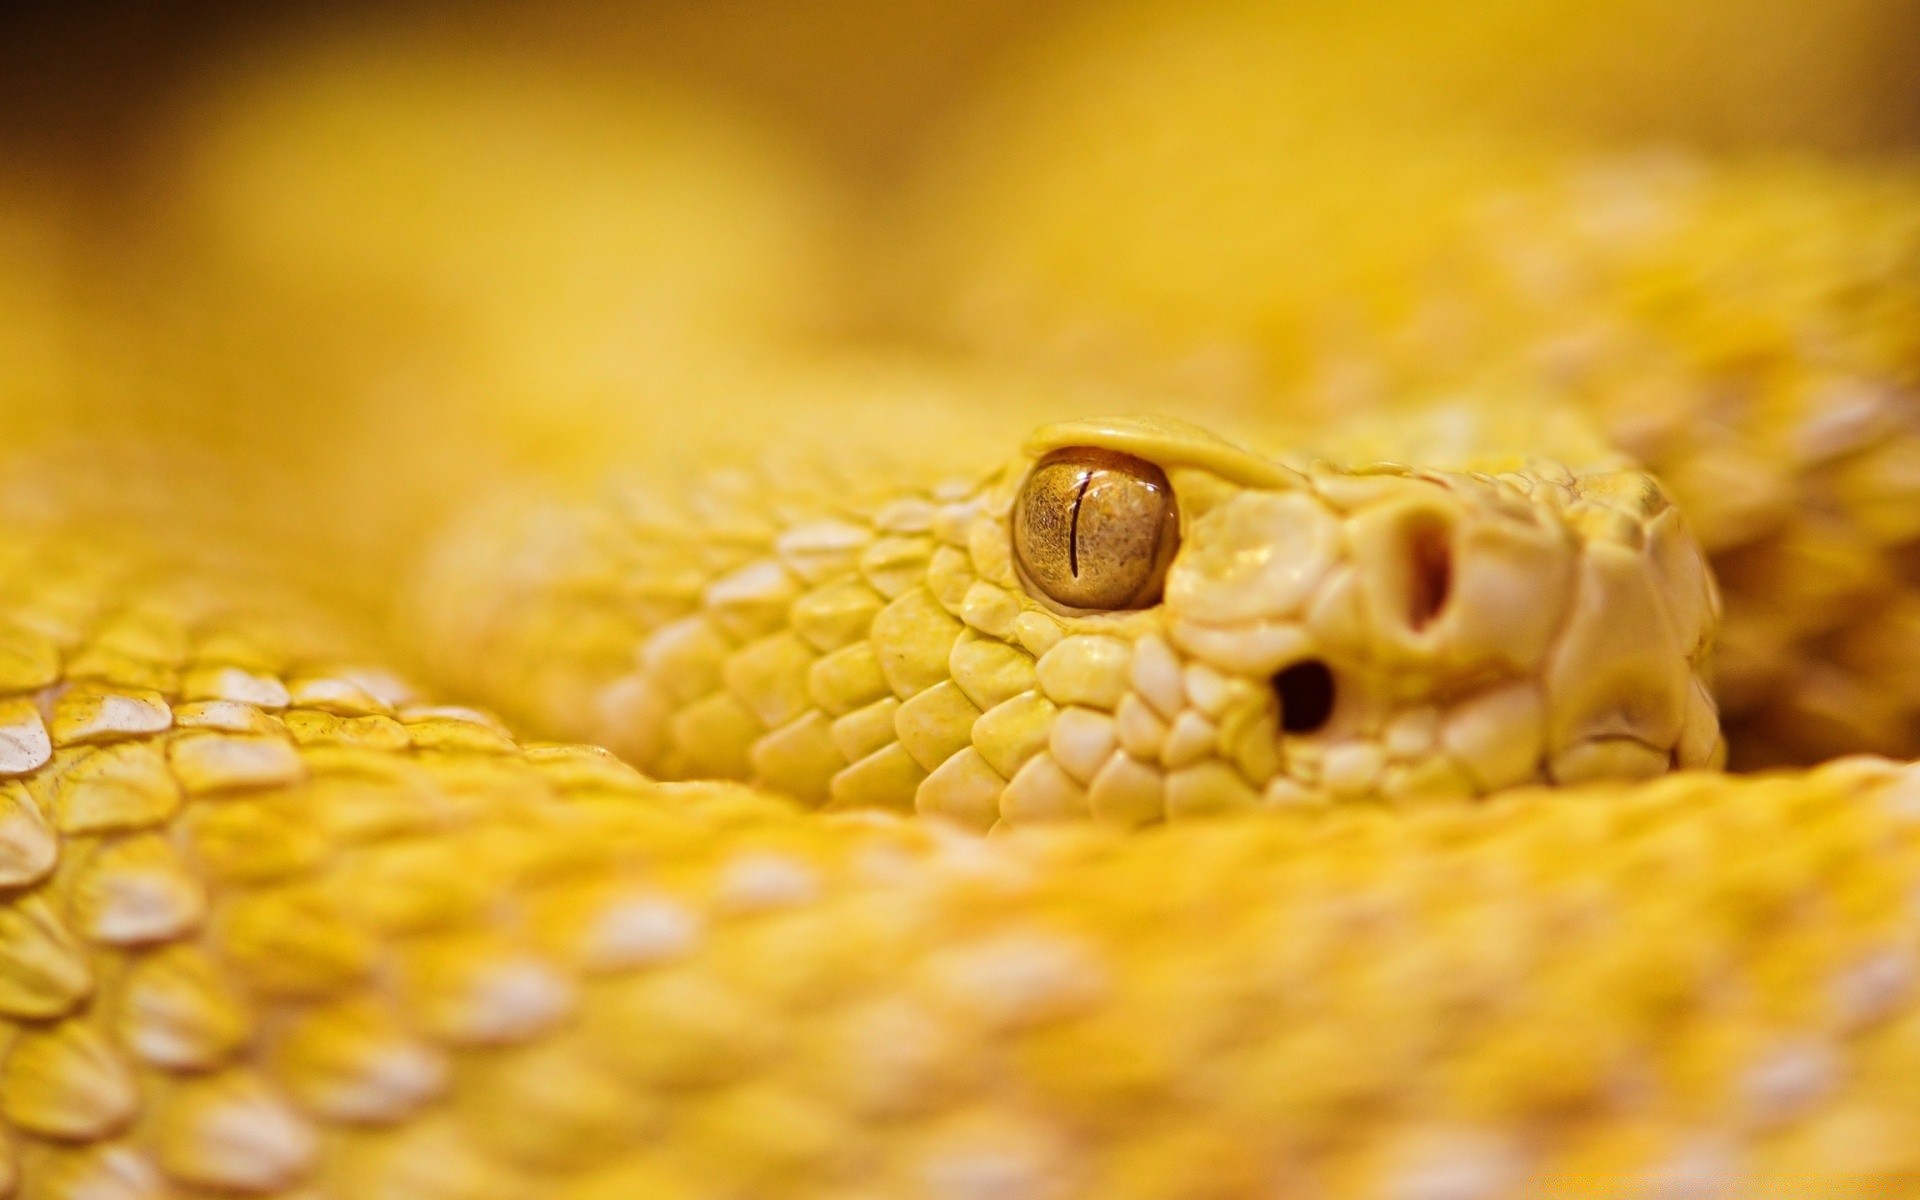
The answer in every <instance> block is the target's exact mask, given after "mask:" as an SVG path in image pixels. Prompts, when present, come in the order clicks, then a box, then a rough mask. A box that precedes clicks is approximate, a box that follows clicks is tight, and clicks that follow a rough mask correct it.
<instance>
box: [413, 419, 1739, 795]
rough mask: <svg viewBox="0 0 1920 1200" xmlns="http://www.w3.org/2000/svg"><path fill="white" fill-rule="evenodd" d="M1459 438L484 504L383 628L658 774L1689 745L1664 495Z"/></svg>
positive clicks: (1431, 789) (1618, 761)
mask: <svg viewBox="0 0 1920 1200" xmlns="http://www.w3.org/2000/svg"><path fill="white" fill-rule="evenodd" d="M1416 433H1417V431H1416ZM1412 442H1413V443H1416V444H1418V445H1421V446H1423V447H1427V448H1429V449H1430V450H1432V452H1433V453H1436V454H1438V453H1444V452H1446V451H1444V448H1443V447H1441V439H1437V438H1435V437H1430V436H1415V437H1414V438H1413V439H1412ZM1525 442H1526V444H1528V445H1534V444H1540V439H1536V438H1533V437H1529V438H1527V439H1525ZM968 449H970V447H956V453H958V454H961V455H965V454H966V453H967V451H968ZM1381 453H1383V452H1382V451H1380V450H1378V449H1376V448H1374V447H1373V446H1371V445H1369V446H1367V447H1365V448H1363V449H1361V450H1358V451H1356V452H1355V453H1354V457H1355V458H1356V459H1358V460H1365V459H1367V458H1369V457H1373V456H1377V455H1379V454H1381ZM1569 453H1572V452H1571V451H1569ZM1448 461H1449V462H1455V463H1456V465H1459V464H1461V463H1464V462H1465V460H1456V459H1451V458H1450V459H1449V460H1448ZM1469 465H1488V466H1494V467H1496V468H1497V469H1494V470H1488V471H1482V472H1478V473H1476V472H1474V471H1472V470H1467V469H1464V468H1463V469H1459V470H1433V469H1423V468H1412V467H1405V466H1392V465H1376V466H1368V467H1362V468H1348V467H1337V466H1332V465H1328V464H1326V463H1322V462H1315V461H1312V460H1308V459H1301V460H1298V461H1291V460H1290V461H1287V462H1282V461H1278V460H1276V459H1273V458H1270V457H1266V456H1263V455H1260V454H1256V453H1253V452H1250V451H1248V450H1245V449H1242V448H1240V447H1238V446H1235V445H1232V444H1230V443H1228V442H1225V441H1223V440H1221V439H1220V438H1218V437H1215V436H1213V435H1211V434H1209V433H1207V432H1205V431H1203V430H1199V429H1195V428H1193V427H1191V426H1187V425H1183V424H1179V423H1176V422H1171V421H1165V420H1148V419H1128V420H1101V421H1082V422H1073V423H1068V424H1057V425H1051V426H1047V427H1046V428H1043V429H1041V430H1040V431H1039V432H1038V433H1036V434H1034V435H1033V436H1032V437H1031V438H1030V439H1029V440H1028V441H1027V442H1026V443H1025V444H1024V445H1023V446H1022V447H1021V448H1020V449H1019V451H1018V452H1017V453H1016V454H1014V455H1013V456H1012V457H1011V458H1010V459H1009V460H1007V461H1005V462H1003V463H1002V465H1000V466H999V467H997V468H994V469H991V470H989V471H987V472H985V473H984V474H979V475H975V476H973V477H971V478H962V479H956V480H952V481H949V482H946V483H938V484H936V483H933V480H935V479H936V478H938V474H937V471H936V472H929V471H927V470H924V469H921V468H919V467H910V466H909V467H903V469H902V470H901V471H900V472H898V473H888V472H885V471H882V472H880V474H879V475H876V476H875V477H873V478H871V479H866V478H865V477H864V476H863V477H862V478H861V479H858V480H856V479H854V478H852V477H847V476H841V475H834V476H832V477H831V478H830V479H829V480H828V481H827V482H821V481H820V480H819V479H816V478H815V477H814V476H813V475H812V474H811V473H810V471H808V470H802V471H799V472H798V473H797V474H796V473H793V472H787V471H785V470H777V469H774V468H773V467H761V468H757V469H748V470H738V471H731V472H720V473H718V474H716V475H715V476H714V477H713V478H711V479H709V480H707V482H706V483H704V484H701V485H699V486H685V487H679V486H657V485H653V484H648V485H647V486H646V487H644V488H642V489H641V490H640V491H638V492H634V493H626V492H622V493H620V495H619V497H618V498H617V499H616V500H615V501H614V502H612V503H583V502H575V501H573V500H561V499H557V498H556V499H553V500H551V501H549V500H534V501H530V502H526V503H522V502H521V501H518V500H515V499H511V498H502V500H501V501H500V505H499V506H498V507H496V506H491V505H490V506H485V507H482V508H479V509H476V510H475V511H474V512H473V513H471V514H469V515H468V516H466V517H463V518H462V520H461V521H460V522H458V523H456V525H455V526H454V527H453V529H452V530H450V531H449V535H448V537H447V538H445V539H443V541H442V543H441V545H440V548H439V550H438V551H437V552H436V553H435V554H434V555H433V556H431V559H430V562H429V564H428V570H427V572H426V573H425V575H424V576H423V577H422V580H421V586H420V587H419V588H418V589H416V590H417V593H418V597H419V599H420V602H421V603H422V604H423V605H424V606H425V607H423V608H421V610H420V619H418V620H416V621H415V622H413V627H414V628H417V629H421V630H425V631H428V636H427V642H428V645H427V649H428V651H429V654H430V655H431V657H432V658H433V660H434V661H435V662H436V663H437V664H438V665H439V669H440V671H441V674H442V675H443V676H445V677H447V678H450V679H456V680H460V681H462V683H463V686H464V688H465V690H466V691H467V692H469V693H471V694H472V695H474V696H476V697H478V698H481V699H483V700H485V701H486V702H487V703H489V704H492V705H495V706H498V707H500V708H503V709H506V710H508V711H511V712H513V713H514V714H515V716H516V717H518V718H520V719H521V720H522V721H523V722H524V723H525V724H526V725H527V726H528V727H532V728H542V729H546V730H549V731H551V732H553V733H555V734H562V735H565V736H568V737H573V738H580V739H587V740H593V741H598V742H601V743H602V744H604V745H607V746H610V747H612V748H614V749H615V750H617V751H618V752H619V753H620V754H622V755H623V756H625V757H626V758H627V759H628V760H629V761H630V762H632V763H633V764H634V765H635V766H637V767H639V768H641V769H642V770H644V771H646V772H648V773H650V774H652V775H653V776H655V777H656V778H659V779H663V780H674V779H736V780H742V781H747V782H751V783H755V784H758V785H760V786H762V787H765V788H767V789H769V790H772V791H775V792H778V793H780V794H782V795H785V796H789V797H793V798H795V799H797V800H799V801H801V802H802V803H805V804H807V805H810V806H816V807H824V808H837V809H856V810H862V809H887V810H892V811H895V812H912V811H919V812H922V813H936V814H941V815H943V816H945V817H947V818H950V819H952V820H956V821H960V822H962V823H965V824H968V825H971V826H974V827H976V828H987V827H991V826H993V825H995V824H996V823H1008V824H1018V823H1020V822H1025V821H1037V820H1047V819H1057V818H1068V817H1086V816H1089V815H1091V816H1095V817H1098V818H1101V819H1104V820H1109V821H1115V822H1121V823H1126V824H1139V823H1146V822H1151V821H1157V820H1160V819H1163V818H1168V817H1180V816H1184V815H1188V814H1195V813H1205V812H1216V811H1222V810H1230V809H1235V808H1247V807H1255V806H1259V805H1278V804H1293V803H1300V802H1322V801H1329V800H1331V801H1350V800H1363V799H1388V800H1394V801H1402V800H1404V801H1413V800H1417V799H1424V798H1444V797H1471V796H1478V795H1484V794H1486V793H1488V792H1492V791H1495V790H1497V789H1501V788H1506V787H1511V786H1514V785H1517V784H1524V783H1528V782H1536V781H1538V782H1555V783H1568V782H1574V781H1578V780H1587V779H1596V778H1601V777H1618V778H1632V777H1638V776H1645V775H1651V774H1654V773H1657V772H1660V771H1665V770H1668V769H1670V768H1672V767H1676V766H1679V767H1693V766H1710V765H1713V764H1715V763H1716V762H1718V761H1719V759H1720V756H1721V754H1722V749H1721V742H1720V735H1719V727H1718V721H1717V718H1716V714H1715V711H1714V705H1713V701H1712V699H1711V697H1710V694H1709V692H1708V690H1707V687H1706V685H1705V682H1704V679H1703V671H1704V669H1705V665H1706V655H1707V650H1708V646H1709V643H1710V638H1711V633H1712V629H1713V626H1714V624H1715V622H1716V620H1717V617H1718V601H1717V598H1716V595H1715V592H1714V586H1713V583H1712V581H1711V578H1710V576H1709V575H1708V574H1707V571H1706V569H1705V567H1704V565H1703V563H1702V560H1701V557H1700V553H1699V550H1698V549H1697V547H1696V546H1695V544H1694V542H1693V540H1692V538H1691V537H1690V536H1689V534H1688V533H1687V530H1686V527H1685V525H1684V524H1683V522H1682V521H1681V519H1680V514H1679V513H1678V512H1677V511H1676V510H1675V509H1674V508H1673V506H1672V505H1670V504H1669V503H1668V502H1667V499H1666V497H1665V495H1664V493H1662V492H1661V490H1660V488H1659V486H1658V485H1657V484H1656V483H1655V482H1654V481H1653V479H1652V478H1651V477H1649V476H1648V475H1646V474H1644V473H1641V472H1638V471H1622V470H1616V469H1611V468H1610V467H1608V468H1604V469H1603V468H1599V467H1596V468H1594V469H1590V470H1581V471H1575V470H1571V469H1568V468H1567V467H1564V466H1559V465H1555V464H1541V463H1529V462H1527V461H1525V460H1524V459H1520V458H1517V457H1516V458H1513V459H1512V460H1511V461H1504V462H1501V463H1498V464H1484V463H1476V464H1469ZM870 468H873V464H870V463H869V464H863V466H862V468H861V469H862V470H868V469H870ZM1508 468H1511V469H1508ZM810 481H811V482H810Z"/></svg>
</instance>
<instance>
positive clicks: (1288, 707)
mask: <svg viewBox="0 0 1920 1200" xmlns="http://www.w3.org/2000/svg"><path fill="white" fill-rule="evenodd" d="M1273 692H1274V695H1276V696H1278V697H1279V698H1280V728H1281V729H1283V730H1285V731H1286V732H1288V733H1314V732H1316V731H1318V730H1319V729H1321V728H1322V727H1323V726H1325V725H1326V723H1327V720H1328V718H1330V717H1332V716H1333V672H1332V670H1330V669H1329V668H1328V667H1327V664H1325V663H1323V662H1321V661H1320V660H1319V659H1317V658H1310V659H1308V660H1306V661H1305V662H1297V663H1295V664H1293V665H1292V666H1290V667H1288V668H1287V669H1286V670H1284V671H1282V672H1280V673H1279V674H1278V675H1275V676H1274V677H1273Z"/></svg>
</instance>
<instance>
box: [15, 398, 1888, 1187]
mask: <svg viewBox="0 0 1920 1200" xmlns="http://www.w3.org/2000/svg"><path fill="white" fill-rule="evenodd" d="M1076 436H1086V432H1085V431H1084V430H1082V431H1076ZM1216 452H1217V453H1216V461H1215V462H1214V464H1213V467H1212V468H1211V470H1210V473H1213V472H1219V471H1223V470H1227V469H1229V468H1230V467H1231V464H1232V463H1233V462H1234V461H1235V460H1234V458H1233V457H1232V456H1231V455H1229V454H1227V453H1226V452H1225V451H1222V450H1219V449H1218V448H1217V447H1216ZM1242 465H1243V467H1244V468H1245V469H1247V470H1249V471H1250V470H1252V469H1253V465H1254V464H1251V463H1244V464H1242ZM1267 469H1269V470H1271V469H1272V467H1271V464H1268V468H1267ZM1361 478H1368V477H1349V478H1348V481H1349V482H1353V481H1354V480H1355V479H1361ZM1371 478H1375V479H1380V478H1384V479H1389V480H1397V478H1398V477H1395V476H1391V475H1389V476H1380V477H1371ZM1393 486H1395V487H1396V488H1397V487H1401V486H1407V485H1406V484H1404V482H1395V483H1394V485H1393ZM1548 486H1549V485H1548V484H1546V483H1544V482H1539V483H1537V484H1536V487H1537V488H1545V487H1548ZM1183 487H1185V488H1186V489H1187V490H1186V491H1185V493H1184V497H1192V496H1194V495H1195V492H1194V491H1193V490H1192V489H1193V487H1194V485H1193V483H1192V482H1191V481H1190V480H1189V481H1187V482H1186V483H1185V484H1183ZM1224 491H1225V492H1227V493H1230V494H1231V495H1234V496H1237V495H1244V494H1249V493H1253V494H1270V493H1266V491H1265V489H1245V490H1242V489H1240V488H1228V489H1224ZM1282 494H1294V495H1299V494H1305V493H1304V492H1283V493H1282ZM1184 497H1183V498H1184ZM1232 502H1233V501H1232V499H1231V498H1226V499H1224V503H1227V504H1231V503H1232ZM1214 511H1219V510H1218V509H1216V510H1214ZM915 523H916V524H917V523H918V522H917V521H916V522H915ZM1549 527H1553V526H1551V525H1550V526H1549ZM143 540H144V539H143ZM127 544H128V541H127V539H126V538H124V537H120V538H109V537H105V536H103V535H102V534H101V532H100V531H99V530H98V529H97V528H72V527H64V528H63V527H60V526H58V525H54V526H48V527H45V528H38V529H36V527H35V526H34V525H33V524H32V523H31V522H28V521H25V520H21V519H16V518H13V517H11V516H10V517H9V519H8V521H7V522H5V523H4V524H0V550H3V551H4V555H5V560H6V568H7V569H6V571H5V572H4V574H3V575H0V578H4V580H5V581H6V585H5V592H4V596H0V613H3V614H4V622H3V623H0V629H4V631H5V632H4V639H3V640H0V647H3V648H4V653H3V654H0V669H3V670H4V677H3V679H0V682H3V683H4V687H5V690H6V691H7V692H8V693H9V694H10V695H11V697H12V698H11V699H8V700H6V701H4V702H3V703H4V716H5V728H4V732H0V773H4V774H5V776H6V777H7V778H6V782H4V783H0V883H3V884H4V886H5V888H6V891H5V893H4V901H3V902H0V1017H3V1018H4V1022H5V1025H4V1028H5V1044H4V1047H0V1122H3V1123H4V1127H5V1139H4V1142H3V1143H0V1144H3V1145H4V1147H5V1154H4V1156H3V1157H0V1164H4V1166H3V1167H0V1192H6V1193H9V1194H13V1195H17V1196H20V1197H22V1198H32V1200H83V1198H85V1200H102V1198H103V1197H112V1198H114V1200H120V1198H128V1200H132V1198H146V1197H160V1196H180V1197H207V1198H209V1200H211V1198H212V1197H214V1196H231V1195H280V1196H288V1197H306V1198H311V1197H318V1196H330V1197H342V1198H351V1200H494V1198H500V1200H523V1198H524V1200H533V1198H536V1197H540V1198H545V1197H556V1198H560V1200H632V1198H634V1197H649V1198H651V1197H671V1198H689V1200H693V1198H700V1200H705V1198H712V1200H745V1198H747V1197H819V1198H825V1197H840V1196H899V1197H916V1198H917V1197H924V1198H927V1200H973V1198H978V1197H987V1196H991V1197H996V1198H1005V1197H1018V1198H1021V1200H1028V1198H1032V1200H1040V1198H1047V1200H1054V1198H1067V1197H1081V1196H1084V1197H1127V1198H1146V1197H1155V1198H1174V1197H1238V1196H1267V1197H1279V1196H1335V1197H1339V1196H1355V1197H1362V1196H1425V1195H1434V1194H1441V1195H1472V1196H1476V1197H1479V1196H1489V1197H1490V1196H1514V1197H1518V1196H1532V1195H1594V1196H1618V1195H1631V1194H1641V1192H1645V1193H1646V1194H1667V1193H1666V1192H1663V1191H1662V1189H1669V1190H1670V1189H1671V1188H1674V1187H1685V1188H1698V1189H1706V1190H1707V1191H1709V1192H1711V1191H1712V1189H1714V1188H1721V1189H1725V1190H1726V1191H1727V1192H1728V1193H1730V1194H1767V1191H1766V1189H1768V1188H1770V1187H1771V1188H1786V1189H1788V1190H1789V1191H1790V1192H1791V1194H1796V1195H1809V1194H1850V1195H1851V1194H1898V1193H1901V1192H1902V1191H1903V1190H1905V1189H1908V1188H1910V1187H1912V1186H1913V1185H1914V1183H1915V1181H1916V1180H1917V1179H1920V1156H1917V1155H1916V1152H1915V1147H1916V1146H1917V1145H1920V1139H1916V1137H1915V1134H1916V1133H1920V1127H1917V1126H1916V1123H1915V1122H1916V1116H1915V1109H1914V1106H1913V1104H1912V1097H1911V1087H1910V1083H1911V1076H1912V1071H1913V1066H1914V1064H1915V1063H1916V1061H1920V1023H1917V1022H1920V1016H1916V1009H1915V1007H1914V1004H1913V1000H1914V994H1913V988H1912V984H1913V981H1914V978H1915V958H1914V956H1915V954H1916V952H1917V951H1916V947H1920V941H1917V940H1916V937H1917V935H1916V929H1915V922H1914V915H1913V906H1912V896H1913V894H1914V889H1915V885H1916V883H1920V837H1917V836H1916V832H1917V831H1920V823H1917V818H1916V813H1920V779H1916V778H1915V777H1914V776H1913V775H1912V774H1911V772H1910V771H1907V770H1905V769H1902V768H1898V767H1895V766H1894V765H1892V764H1889V763H1886V762H1884V761H1880V760H1853V761H1848V762H1842V763H1839V764H1835V765H1833V766H1830V767H1827V768H1823V769H1821V770H1820V771H1817V772H1814V773H1812V774H1807V775H1792V776H1780V777H1773V778H1766V777H1761V778H1739V777H1730V776H1724V775H1713V774H1699V773H1687V774H1681V775H1675V776H1672V777H1669V778H1666V779H1663V780H1660V781H1656V782H1652V783H1644V784H1639V785H1628V784H1624V783H1612V784H1598V785H1590V786H1586V787H1579V788H1555V789H1530V790H1523V791H1519V792H1512V793H1507V794H1506V795H1503V796H1501V797H1496V798H1494V799H1492V800H1490V801H1486V802H1483V803H1479V804H1432V805H1423V806H1417V807H1413V808H1402V809H1393V808H1384V807H1382V806H1379V805H1374V804H1336V805H1329V806H1316V805H1285V806H1282V807H1281V808H1280V809H1278V810H1273V809H1268V810H1262V811H1255V812H1246V813H1238V814H1228V815H1223V816H1221V817H1219V818H1218V819H1215V820H1211V821H1192V822H1173V823H1166V824H1161V825H1156V826H1154V827H1152V828H1149V829H1144V830H1134V831H1123V830H1119V829H1114V828H1111V827H1102V826H1099V825H1096V824H1093V823H1087V822H1081V823H1073V824H1059V823H1055V824H1050V825H1047V826H1043V827H1039V828H1018V829H1013V830H1010V831H1009V832H1008V833H1007V834H1005V835H1003V836H1000V837H995V838H984V839H983V838H979V837H976V836H973V835H970V834H967V833H964V832H961V831H959V830H957V829H955V828H954V827H953V826H951V825H949V824H946V823H942V822H937V821H924V820H914V819H903V818H900V817H897V816H894V815H891V814H888V813H886V812H863V813H858V814H840V815H834V814H824V815H823V814H819V813H813V812H808V811H806V810H804V809H803V808H801V807H799V806H796V805H793V804H790V803H787V802H783V801H779V800H775V799H772V798H770V797H768V796H767V795H765V794H764V793H756V792H754V791H751V790H749V789H747V788H744V787H741V786H739V785H731V784H682V785H661V784H655V783H650V782H648V781H646V780H645V779H643V778H642V777H640V776H639V775H638V774H636V773H635V772H634V771H632V770H631V769H630V768H628V767H625V766H623V765H621V764H620V763H619V762H618V761H616V760H614V759H613V758H611V757H610V756H609V755H607V754H606V753H605V752H603V751H597V750H593V749H590V748H586V747H578V746H558V745H550V744H530V743H524V742H516V741H515V739H514V738H513V737H512V736H511V735H510V734H508V733H507V732H506V731H505V730H503V729H502V728H501V727H500V726H499V725H498V724H497V723H495V722H494V721H492V720H491V719H489V718H487V717H486V716H484V715H482V714H478V713H474V712H471V711H468V710H461V709H448V708H439V707H432V706H427V705H422V704H419V703H418V702H416V701H414V700H413V699H412V698H411V697H410V696H408V695H407V693H406V690H405V688H404V686H403V685H401V684H399V683H397V682H396V681H394V680H393V679H392V678H391V677H390V676H386V675H384V674H383V673H380V672H377V671H366V670H359V669H354V668H351V667H343V666H341V665H340V663H341V661H342V660H341V659H340V658H339V657H338V656H339V655H340V654H341V652H342V651H341V650H340V648H339V645H340V644H339V643H337V642H335V641H333V640H331V639H330V638H329V637H327V636H323V635H321V634H316V633H313V632H310V631H309V629H308V627H307V625H306V624H305V623H304V622H303V621H301V620H299V619H297V618H294V617H289V616H288V615H286V613H285V612H283V611H281V610H280V609H279V608H277V607H275V606H273V605H270V604H268V602H267V601H266V600H265V599H263V598H262V593H261V592H260V591H259V590H258V589H257V588H254V587H252V586H250V585H247V584H245V583H244V582H243V581H240V580H239V579H238V577H236V576H232V575H230V574H227V573H224V572H222V571H219V570H212V571H202V572H200V573H198V574H190V575H188V576H185V577H182V576H181V575H180V574H179V573H178V572H177V571H171V570H163V569H160V568H159V567H158V566H156V565H155V564H153V563H151V562H150V561H149V555H148V553H147V552H145V551H141V552H138V553H134V552H128V551H126V550H125V549H124V547H125V546H126V545H127ZM1594 544H1600V545H1611V544H1614V543H1612V542H1609V541H1599V542H1590V543H1589V552H1591V546H1592V545H1594ZM116 547H119V548H116ZM223 587H225V588H229V589H230V590H228V591H225V592H223V590H222V589H223ZM903 594H904V593H903ZM1062 644H1064V643H1062ZM1594 665H1596V666H1598V667H1606V666H1608V665H1609V661H1608V660H1606V659H1601V660H1596V662H1595V664H1594ZM1463 1189H1464V1190H1463ZM1636 1189H1639V1191H1636ZM1849 1189H1850V1190H1849ZM1874 1189H1883V1190H1882V1191H1875V1190H1874Z"/></svg>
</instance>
